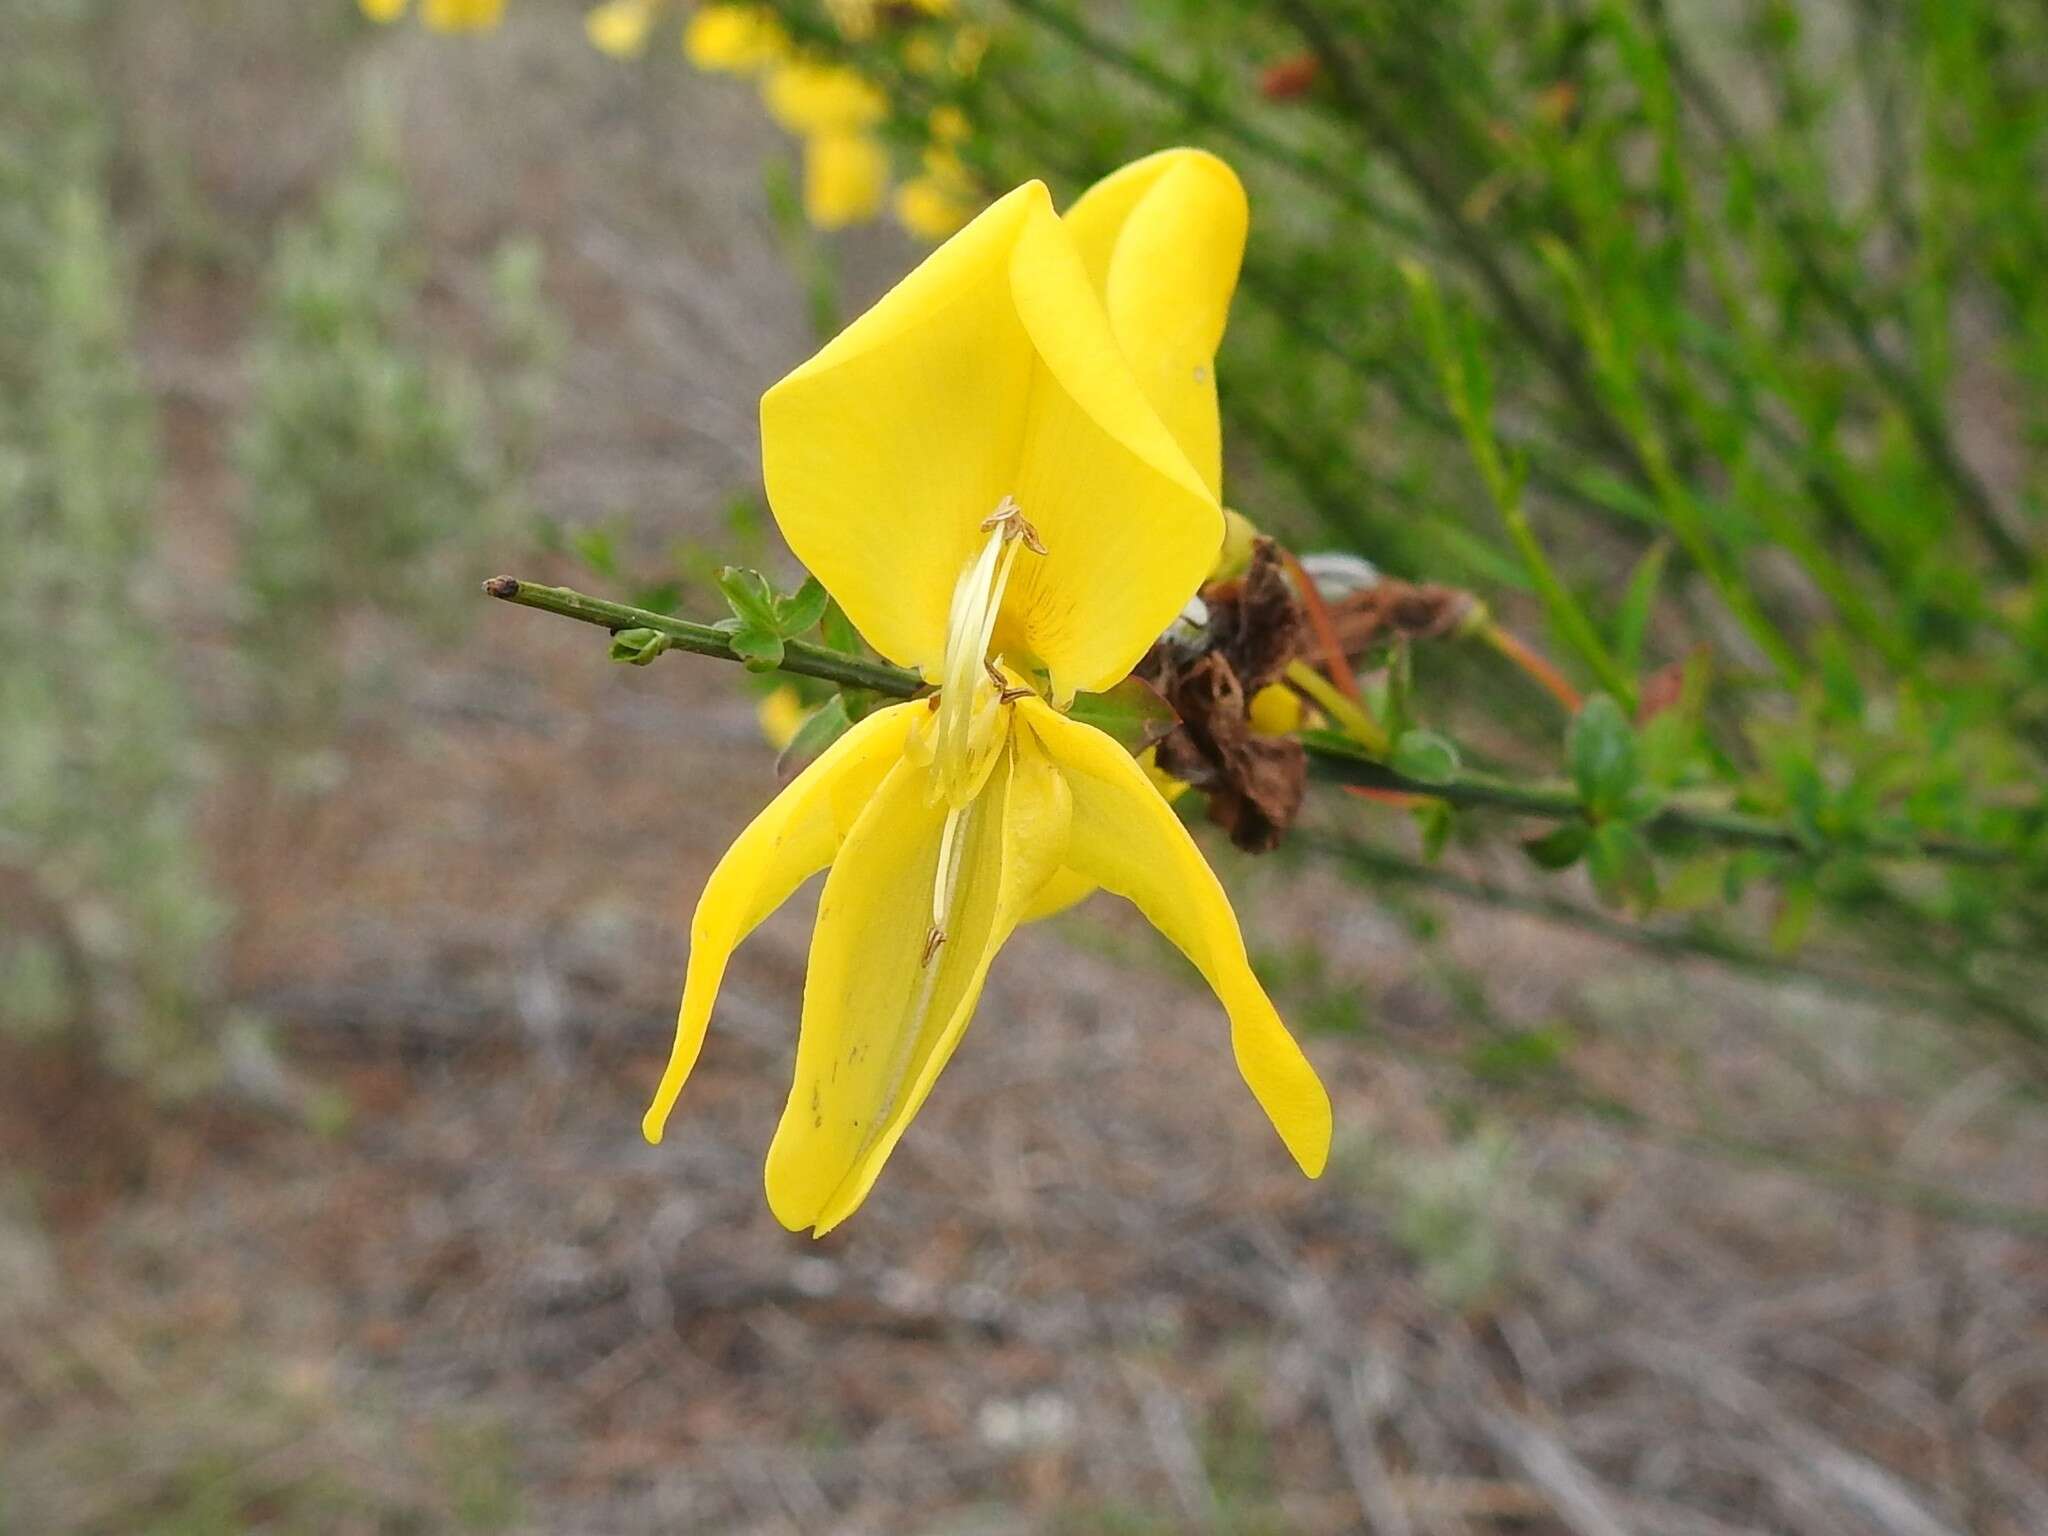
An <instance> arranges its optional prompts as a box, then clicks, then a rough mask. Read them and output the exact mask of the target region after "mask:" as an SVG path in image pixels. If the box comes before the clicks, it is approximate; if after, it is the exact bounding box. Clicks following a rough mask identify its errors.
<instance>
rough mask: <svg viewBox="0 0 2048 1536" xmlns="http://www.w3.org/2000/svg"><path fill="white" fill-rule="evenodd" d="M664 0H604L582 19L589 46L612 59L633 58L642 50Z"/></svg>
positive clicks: (644, 48) (645, 45)
mask: <svg viewBox="0 0 2048 1536" xmlns="http://www.w3.org/2000/svg"><path fill="white" fill-rule="evenodd" d="M663 4H664V0H605V3H604V4H603V5H600V6H599V7H597V9H596V10H593V11H590V12H588V13H587V14H586V15H585V16H584V18H583V30H584V32H585V34H586V35H588V37H589V38H590V43H591V46H592V47H594V48H596V49H597V50H598V51H600V52H602V53H608V54H610V55H612V57H614V58H619V59H631V58H637V57H639V55H640V54H641V53H642V52H644V51H645V50H646V47H647V38H648V34H649V33H651V32H652V31H653V30H654V21H655V18H656V17H657V16H658V15H660V13H661V8H662V5H663Z"/></svg>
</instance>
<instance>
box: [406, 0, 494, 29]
mask: <svg viewBox="0 0 2048 1536" xmlns="http://www.w3.org/2000/svg"><path fill="white" fill-rule="evenodd" d="M504 12H505V0H420V20H421V21H423V22H425V23H426V24H427V26H428V27H430V28H432V29H433V30H434V31H436V32H483V31H487V30H489V29H490V28H492V27H495V26H496V25H497V24H498V20H499V18H500V17H501V16H503V15H504Z"/></svg>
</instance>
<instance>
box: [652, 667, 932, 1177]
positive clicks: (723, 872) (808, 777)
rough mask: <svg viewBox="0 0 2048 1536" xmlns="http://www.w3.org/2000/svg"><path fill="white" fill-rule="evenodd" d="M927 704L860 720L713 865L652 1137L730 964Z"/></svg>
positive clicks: (814, 867) (894, 756)
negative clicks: (749, 935) (736, 951)
mask: <svg viewBox="0 0 2048 1536" xmlns="http://www.w3.org/2000/svg"><path fill="white" fill-rule="evenodd" d="M924 708H925V706H924V705H923V704H919V703H912V704H896V705H892V706H890V707H889V708H887V709H879V710H876V711H875V713H873V714H871V715H869V716H868V717H867V718H866V719H864V720H861V721H860V722H859V723H857V724H856V725H855V726H854V727H853V728H852V729H851V730H849V731H848V732H847V733H846V734H845V735H843V736H841V737H840V738H839V739H838V740H837V741H835V742H834V743H833V744H832V745H831V746H830V747H828V748H827V749H826V750H825V751H824V752H823V753H822V754H821V755H820V756H819V758H818V760H817V761H816V762H814V763H812V764H811V765H810V766H809V767H808V768H806V769H805V770H804V771H803V772H802V773H800V774H798V775H797V776H796V777H795V778H794V779H792V780H791V781H790V782H789V784H788V785H787V786H785V787H784V789H783V791H782V793H781V794H779V795H777V796H776V797H775V798H774V799H773V800H771V801H769V802H768V807H767V809H766V810H764V811H762V812H761V814H760V815H759V816H756V817H755V818H754V820H753V822H752V823H751V824H750V825H749V826H748V827H747V829H746V831H744V832H742V833H741V834H740V835H739V838H738V840H737V841H735V842H734V843H733V845H732V847H730V848H728V849H727V850H726V852H725V857H724V858H722V859H720V860H719V861H718V867H717V868H716V869H714V870H712V871H711V878H710V879H709V880H708V881H706V882H705V885H704V894H703V895H702V896H700V897H699V898H698V899H697V914H696V916H695V917H693V918H692V919H691V920H690V965H689V972H688V975H687V977H686V978H685V980H684V982H683V1001H682V1006H681V1008H680V1009H678V1011H677V1014H676V1040H675V1046H674V1048H673V1050H672V1051H671V1052H670V1054H669V1061H668V1068H667V1070H666V1071H664V1072H663V1073H662V1076H661V1086H660V1087H659V1088H658V1089H656V1090H655V1094H654V1103H653V1104H652V1105H651V1106H650V1107H649V1108H648V1111H647V1116H646V1118H645V1119H644V1120H643V1121H642V1122H641V1130H642V1132H643V1133H644V1134H645V1135H646V1137H647V1139H648V1140H649V1141H652V1142H659V1141H660V1140H661V1132H662V1127H663V1126H664V1125H665V1124H667V1122H668V1116H669V1111H670V1110H672V1109H674V1108H675V1102H676V1096H677V1095H678V1094H680V1093H681V1092H682V1091H683V1083H684V1081H685V1080H686V1079H687V1078H688V1077H689V1075H690V1069H691V1068H692V1067H694V1066H695V1065H696V1064H697V1053H698V1051H699V1050H701V1049H702V1048H703V1045H704V1031H705V1029H706V1028H707V1027H708V1026H709V1025H710V1023H711V1007H712V1004H713V1003H714V1002H716V1001H717V998H718V984H719V982H720V981H722V980H723V979H724V977H725V962H726V961H727V959H729V958H730V957H731V955H732V952H733V950H734V949H736V948H738V947H739V943H740V941H741V940H742V939H744V938H745V937H746V936H747V935H748V934H750V933H752V932H753V931H754V929H755V928H756V927H757V926H758V925H759V924H760V922H761V920H762V919H763V918H765V917H766V916H767V915H768V914H769V913H771V912H773V911H774V910H775V909H776V908H777V907H779V906H781V905H782V904H783V902H785V901H787V900H788V899H789V895H790V893H791V892H792V891H794V890H795V889H796V888H797V887H798V886H799V885H802V884H803V883H804V881H806V880H808V879H809V878H810V877H811V876H812V875H814V874H816V873H817V872H818V871H819V870H821V869H823V868H824V867H825V866H826V865H827V864H829V863H830V862H831V861H832V857H833V855H834V854H836V853H837V852H838V851H839V845H840V843H841V842H842V841H844V839H845V837H846V834H847V830H848V829H849V828H850V827H852V826H853V824H854V822H855V820H856V819H857V818H858V817H859V815H860V813H861V811H862V810H863V809H864V808H865V807H866V805H867V803H868V801H869V800H870V799H872V798H873V796H874V793H875V789H876V787H877V786H878V785H880V784H881V783H882V781H883V780H884V778H886V777H887V775H888V773H889V771H890V769H892V768H894V767H895V766H896V765H897V764H898V763H900V762H901V761H902V758H903V743H904V740H905V738H906V737H907V736H908V735H909V733H910V727H911V725H912V723H913V722H914V721H915V720H916V718H917V716H918V715H919V714H921V713H923V711H924Z"/></svg>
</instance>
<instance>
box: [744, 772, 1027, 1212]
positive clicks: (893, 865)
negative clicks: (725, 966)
mask: <svg viewBox="0 0 2048 1536" xmlns="http://www.w3.org/2000/svg"><path fill="white" fill-rule="evenodd" d="M926 778H927V775H926V772H925V770H924V769H923V768H921V767H918V766H917V765H915V764H911V763H905V764H903V765H902V766H901V767H899V768H898V769H897V770H896V771H895V772H893V773H892V774H891V775H890V776H889V778H888V779H887V780H886V781H884V783H883V784H882V787H881V788H880V789H879V790H877V791H876V793H875V796H874V798H873V800H872V801H871V802H870V804H869V806H868V809H867V810H866V811H865V812H863V813H862V815H861V818H860V820H859V821H858V822H857V823H855V825H854V827H853V830H852V831H851V832H850V833H849V834H848V835H847V839H846V846H845V848H844V849H843V850H842V851H841V853H840V856H839V858H838V859H837V861H836V862H835V863H834V864H833V866H832V873H831V874H830V875H829V876H828V877H827V878H826V881H825V893H824V895H823V897H822V898H821V899H820V901H819V904H818V927H817V933H816V935H815V937H814V938H813V939H812V941H811V961H810V970H809V973H808V974H807V975H806V977H805V980H804V1018H803V1030H802V1033H801V1035H800V1036H799V1038H798V1041H797V1055H796V1078H795V1081H794V1083H793V1084H792V1086H791V1088H790V1094H789V1103H788V1105H787V1107H786V1108H785V1109H784V1110H783V1115H782V1123H781V1125H780V1126H779V1127H778V1128H777V1129H776V1133H775V1142H774V1145H773V1146H772V1147H770V1149H769V1152H768V1167H767V1186H768V1203H769V1205H770V1207H771V1208H772V1209H773V1210H774V1212H775V1215H776V1218H777V1219H778V1220H780V1221H781V1222H782V1224H783V1225H784V1226H786V1227H789V1228H790V1229H791V1230H797V1229H800V1228H803V1227H811V1228H813V1229H814V1230H815V1231H816V1232H817V1233H818V1234H820V1235H822V1234H824V1233H825V1232H827V1231H829V1230H830V1229H831V1228H833V1227H834V1226H836V1225H838V1224H839V1223H840V1222H841V1221H843V1220H845V1219H846V1217H847V1216H849V1215H851V1214H852V1213H853V1211H854V1209H855V1208H856V1207H857V1206H859V1204H860V1203H861V1201H862V1200H863V1199H865V1198H866V1196H867V1192H868V1190H869V1189H870V1188H871V1187H872V1186H873V1184H874V1181H875V1177H876V1175H877V1174H878V1173H880V1171H881V1169H882V1165H883V1164H884V1163H885V1162H886V1161H887V1160H888V1157H889V1154H890V1152H892V1151H893V1150H894V1149H895V1146H896V1143H897V1140H898V1139H899V1138H900V1137H901V1136H902V1134H903V1131H904V1128H905V1127H906V1126H908V1125H909V1123H910V1121H911V1118H912V1117H913V1116H914V1115H915V1114H916V1113H917V1111H918V1109H919V1108H920V1107H921V1106H922V1105H923V1103H924V1100H925V1097H926V1095H927V1094H929V1093H930V1092H931V1088H932V1084H933V1083H934V1082H935V1081H936V1080H937V1079H938V1075H939V1072H940V1070H941V1069H942V1068H943V1067H944V1066H945V1064H946V1062H947V1061H948V1060H949V1059H950V1058H951V1056H952V1054H953V1049H954V1047H955V1046H956V1045H958V1044H959V1042H960V1037H961V1036H962V1034H964V1033H965V1031H966V1029H967V1023H968V1020H969V1019H970V1018H971V1017H972V1015H973V1013H974V1005H975V1003H976V1001H977V1000H978V999H979V998H980V995H981V987H982V982H983V980H984V978H985V977H986V976H987V974H988V967H989V962H990V961H991V960H992V959H993V958H994V957H995V952H996V950H997V949H999V948H1000V947H1001V946H1002V944H1003V941H1004V940H1006V939H1007V938H1008V937H1009V936H1010V933H1011V931H1012V930H1013V929H1015V927H1016V925H1017V921H1018V917H1019V915H1020V913H1021V912H1022V910H1023V906H1024V902H1025V900H1026V898H1027V897H1028V896H1029V895H1030V894H1031V892H1032V891H1034V890H1036V889H1037V888H1038V887H1039V886H1040V885H1042V884H1044V882H1045V880H1046V878H1047V876H1048V875H1049V874H1050V873H1051V872H1052V871H1053V870H1054V869H1056V868H1057V867H1058V864H1059V859H1060V854H1061V853H1062V851H1063V850H1064V849H1065V846H1066V828H1067V814H1068V799H1067V791H1066V786H1065V783H1064V781H1063V780H1062V779H1061V778H1060V776H1059V775H1058V774H1056V773H1055V772H1054V771H1053V769H1052V766H1051V764H1050V763H1048V762H1047V760H1046V758H1045V755H1044V753H1043V752H1042V751H1041V750H1040V749H1039V748H1038V746H1037V744H1036V742H1034V741H1032V740H1031V739H1030V738H1029V737H1013V739H1012V744H1011V746H1010V748H1009V749H1007V750H1006V751H1005V752H1004V754H1003V760H1002V762H1001V763H1000V764H999V765H998V767H997V768H996V771H995V772H994V773H993V774H992V775H991V776H990V779H989V784H988V787H987V788H986V789H985V790H984V791H983V792H982V793H981V795H979V796H978V797H977V798H976V799H975V800H974V801H972V802H971V803H970V804H969V806H968V807H967V808H966V810H964V811H963V812H961V813H960V814H959V821H958V824H957V826H956V827H955V829H954V832H953V857H954V867H955V869H956V871H957V873H956V876H955V878H954V880H953V882H952V893H953V894H952V899H951V901H950V902H948V903H946V904H945V914H946V915H945V919H944V923H943V928H944V932H945V940H944V942H943V943H941V944H939V945H938V946H937V948H936V949H935V950H932V949H930V948H929V940H930V935H931V933H932V928H933V889H934V885H935V883H936V881H937V879H938V873H939V866H940V857H941V855H940V848H941V843H942V841H943V840H944V838H945V836H946V822H947V812H946V809H945V807H944V806H938V807H933V806H931V805H929V804H928V803H927V800H926V794H925V785H926ZM927 957H928V958H927Z"/></svg>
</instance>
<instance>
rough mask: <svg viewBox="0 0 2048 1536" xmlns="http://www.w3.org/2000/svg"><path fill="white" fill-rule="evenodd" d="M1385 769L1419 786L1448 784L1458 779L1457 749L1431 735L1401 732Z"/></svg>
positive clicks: (1426, 732) (1430, 732)
mask: <svg viewBox="0 0 2048 1536" xmlns="http://www.w3.org/2000/svg"><path fill="white" fill-rule="evenodd" d="M1389 766H1390V767H1392V768H1393V770H1394V772H1396V773H1399V774H1403V775H1405V776H1407V777H1408V778H1411V779H1414V780H1415V781H1416V782H1417V783H1419V784H1448V783H1450V782H1451V781H1452V780H1453V779H1455V778H1457V776H1458V749H1457V748H1456V747H1454V746H1453V745H1451V743H1450V742H1448V741H1446V740H1445V739H1444V738H1443V737H1441V736H1439V735H1437V734H1436V732H1434V731H1404V732H1402V733H1401V738H1400V740H1398V741H1396V742H1395V743H1394V751H1393V755H1392V757H1391V758H1390V759H1389Z"/></svg>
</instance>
